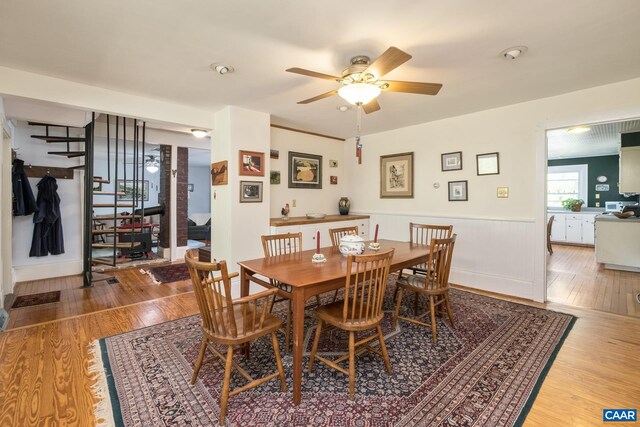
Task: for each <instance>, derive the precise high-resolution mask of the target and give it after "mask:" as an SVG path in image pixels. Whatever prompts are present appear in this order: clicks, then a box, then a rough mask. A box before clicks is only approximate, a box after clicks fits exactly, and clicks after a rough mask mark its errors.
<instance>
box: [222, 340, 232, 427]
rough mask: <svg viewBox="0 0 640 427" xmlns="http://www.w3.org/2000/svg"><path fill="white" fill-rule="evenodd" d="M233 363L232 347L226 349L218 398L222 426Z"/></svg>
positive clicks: (225, 413)
mask: <svg viewBox="0 0 640 427" xmlns="http://www.w3.org/2000/svg"><path fill="white" fill-rule="evenodd" d="M232 362H233V346H231V345H230V346H229V347H228V349H227V363H226V364H225V367H224V382H223V383H222V394H221V396H220V425H221V426H222V425H224V419H225V416H226V415H227V400H228V399H229V383H230V382H231V366H232Z"/></svg>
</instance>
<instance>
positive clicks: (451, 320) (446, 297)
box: [444, 294, 456, 329]
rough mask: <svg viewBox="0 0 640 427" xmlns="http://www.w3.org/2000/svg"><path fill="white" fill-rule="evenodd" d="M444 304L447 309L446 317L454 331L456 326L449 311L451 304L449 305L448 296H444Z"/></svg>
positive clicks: (451, 311)
mask: <svg viewBox="0 0 640 427" xmlns="http://www.w3.org/2000/svg"><path fill="white" fill-rule="evenodd" d="M444 304H445V305H446V307H447V315H448V316H449V321H450V322H451V327H452V328H454V329H455V327H456V325H455V324H454V323H453V310H451V304H449V294H444Z"/></svg>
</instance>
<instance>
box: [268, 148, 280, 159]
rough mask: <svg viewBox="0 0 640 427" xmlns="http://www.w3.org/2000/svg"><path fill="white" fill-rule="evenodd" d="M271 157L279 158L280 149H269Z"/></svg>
mask: <svg viewBox="0 0 640 427" xmlns="http://www.w3.org/2000/svg"><path fill="white" fill-rule="evenodd" d="M269 157H270V158H272V159H279V158H280V151H278V150H270V151H269Z"/></svg>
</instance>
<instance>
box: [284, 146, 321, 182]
mask: <svg viewBox="0 0 640 427" xmlns="http://www.w3.org/2000/svg"><path fill="white" fill-rule="evenodd" d="M289 188H322V156H318V155H315V154H305V153H296V152H293V151H289Z"/></svg>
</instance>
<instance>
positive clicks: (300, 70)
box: [286, 68, 341, 81]
mask: <svg viewBox="0 0 640 427" xmlns="http://www.w3.org/2000/svg"><path fill="white" fill-rule="evenodd" d="M286 71H288V72H290V73H295V74H302V75H303V76H309V77H317V78H319V79H325V80H333V81H340V80H341V79H340V77H336V76H330V75H329V74H323V73H318V72H316V71H311V70H305V69H304V68H288V69H287V70H286Z"/></svg>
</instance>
